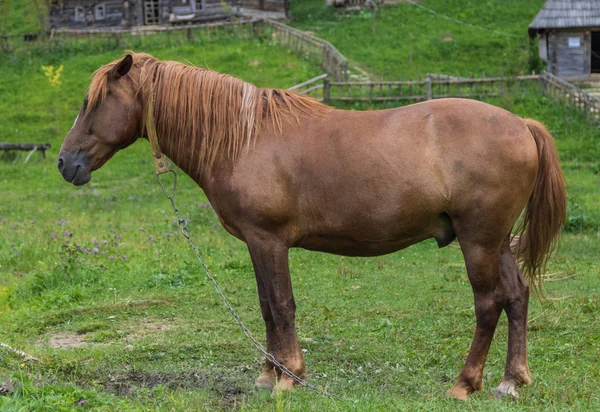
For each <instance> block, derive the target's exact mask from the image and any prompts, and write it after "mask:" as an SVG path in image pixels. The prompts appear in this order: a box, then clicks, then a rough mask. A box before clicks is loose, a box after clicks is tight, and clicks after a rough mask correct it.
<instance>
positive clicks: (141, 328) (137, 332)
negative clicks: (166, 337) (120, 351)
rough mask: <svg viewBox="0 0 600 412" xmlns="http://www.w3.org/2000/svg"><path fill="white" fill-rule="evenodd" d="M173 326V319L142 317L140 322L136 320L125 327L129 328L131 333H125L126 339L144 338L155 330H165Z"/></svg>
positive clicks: (155, 331)
mask: <svg viewBox="0 0 600 412" xmlns="http://www.w3.org/2000/svg"><path fill="white" fill-rule="evenodd" d="M174 326H175V321H174V320H167V319H164V320H156V319H155V320H148V319H144V320H143V321H142V322H136V323H135V324H131V325H129V327H128V328H127V329H130V330H131V333H129V334H128V335H127V339H129V340H132V339H133V340H136V339H141V338H144V337H146V336H148V335H152V334H153V333H157V332H161V333H162V332H166V331H168V330H171V329H173V327H174Z"/></svg>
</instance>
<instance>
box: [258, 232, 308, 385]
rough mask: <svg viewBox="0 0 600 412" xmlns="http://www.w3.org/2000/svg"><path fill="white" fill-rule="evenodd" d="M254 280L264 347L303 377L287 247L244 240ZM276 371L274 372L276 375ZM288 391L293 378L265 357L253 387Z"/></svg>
mask: <svg viewBox="0 0 600 412" xmlns="http://www.w3.org/2000/svg"><path fill="white" fill-rule="evenodd" d="M247 242H248V249H249V251H250V256H251V257H252V264H253V265H254V272H255V274H256V282H257V285H258V295H259V300H260V306H261V312H262V315H263V319H264V321H265V328H266V332H267V350H268V351H269V353H270V354H272V355H273V356H274V357H275V359H277V361H279V362H281V363H282V364H284V365H285V366H286V367H287V368H288V369H289V370H290V371H292V372H293V373H295V374H296V375H298V376H300V377H302V378H305V374H306V372H305V365H304V357H303V356H302V350H301V348H300V343H299V342H298V335H297V334H296V325H295V315H296V304H295V302H294V295H293V293H292V282H291V279H290V271H289V266H288V247H287V246H286V245H285V243H284V242H282V241H278V240H271V239H264V238H263V239H256V240H247ZM276 374H277V375H276ZM276 376H277V379H278V381H277V385H276V386H275V389H277V390H289V389H292V388H293V386H294V380H293V379H292V378H290V377H289V376H287V375H285V374H282V373H281V371H280V370H277V369H274V367H273V364H272V363H271V362H269V361H268V360H267V361H266V362H265V369H264V371H263V373H262V374H261V375H260V376H259V377H258V379H257V380H256V388H258V389H270V388H272V387H273V386H274V384H275V379H276Z"/></svg>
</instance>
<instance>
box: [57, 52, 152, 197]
mask: <svg viewBox="0 0 600 412" xmlns="http://www.w3.org/2000/svg"><path fill="white" fill-rule="evenodd" d="M132 64H133V57H132V56H131V55H127V56H125V57H124V58H123V59H121V60H120V61H117V62H113V63H111V64H109V65H107V66H104V67H103V68H101V69H100V70H98V72H96V74H95V75H94V77H93V79H92V83H91V86H90V90H89V93H88V95H87V96H86V98H85V100H84V102H83V107H82V108H81V110H80V111H79V115H78V116H77V118H76V119H75V123H74V124H73V127H72V128H71V130H70V131H69V133H68V134H67V137H66V139H65V141H64V142H63V145H62V147H61V149H60V154H59V155H58V170H59V171H60V173H61V174H62V176H63V177H64V178H65V180H66V181H67V182H70V183H73V184H74V185H76V186H81V185H84V184H86V183H87V182H89V181H90V179H91V173H92V172H93V171H94V170H96V169H99V168H100V167H101V166H102V165H103V164H104V163H106V161H107V160H108V159H110V158H111V157H112V156H113V155H114V154H115V153H116V152H117V151H119V150H120V149H123V148H125V147H127V146H129V145H130V144H132V143H133V142H134V141H135V140H136V139H137V138H138V137H139V136H140V131H141V122H142V103H141V98H140V96H139V95H138V93H137V90H136V89H137V88H136V87H135V82H134V80H133V79H132V76H131V75H128V74H129V72H130V70H131V67H132Z"/></svg>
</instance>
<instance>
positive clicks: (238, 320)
mask: <svg viewBox="0 0 600 412" xmlns="http://www.w3.org/2000/svg"><path fill="white" fill-rule="evenodd" d="M169 172H170V173H172V174H173V187H172V190H171V193H170V194H169V193H167V189H166V188H165V186H164V185H163V183H162V181H161V180H160V175H159V174H157V175H156V180H157V181H158V184H159V185H160V187H161V188H162V191H163V194H164V195H165V197H166V198H167V199H169V201H170V202H171V206H173V210H174V211H175V214H176V215H177V225H178V226H179V229H180V230H181V234H182V235H183V237H185V238H186V239H187V240H188V242H189V244H190V246H191V248H192V250H193V251H194V253H195V255H196V258H198V261H199V262H200V265H201V266H202V268H203V269H204V272H205V273H206V277H208V279H209V280H210V281H211V282H212V284H213V286H214V287H215V290H216V291H217V293H218V294H219V296H221V299H222V300H223V303H224V304H225V306H226V307H227V309H228V310H229V312H230V313H231V316H232V317H233V320H235V322H236V323H237V324H238V325H239V326H240V328H241V329H242V332H244V335H246V336H247V337H248V339H250V340H251V341H252V344H253V345H254V347H255V348H256V349H257V350H258V351H259V352H260V353H262V354H263V355H264V356H265V358H266V359H267V360H268V361H269V362H271V363H272V364H273V365H275V366H276V367H278V368H279V369H281V371H282V372H283V373H285V374H286V375H288V376H289V377H290V378H292V379H294V380H295V381H296V382H297V383H298V384H300V385H301V386H304V387H305V388H308V389H311V390H313V391H315V392H317V393H319V394H321V395H324V396H329V397H333V396H337V395H335V394H333V393H331V392H325V391H323V390H321V389H319V388H317V387H316V386H314V385H311V384H310V383H308V382H306V381H305V380H304V379H302V378H301V377H299V376H298V375H296V374H295V373H294V372H292V371H291V370H289V369H288V368H287V367H286V366H285V365H284V364H282V363H281V362H279V361H278V360H277V359H275V357H274V356H273V355H271V354H270V353H269V352H267V351H266V350H265V348H264V346H263V345H262V344H261V343H260V342H259V341H257V340H256V339H255V338H254V336H252V332H250V330H249V329H248V328H247V327H246V325H244V323H243V322H242V319H241V318H240V316H239V315H238V314H237V313H236V311H235V310H234V309H233V306H231V303H229V300H227V298H226V297H225V295H224V294H223V291H222V290H221V288H220V287H219V284H218V283H217V281H216V280H215V278H214V276H213V275H212V273H210V271H209V270H208V266H207V265H206V263H205V262H204V259H203V258H202V255H201V254H200V251H199V250H198V247H197V246H196V244H195V243H194V241H193V240H192V238H191V236H190V232H189V230H188V228H187V225H188V220H187V219H185V218H183V217H181V214H180V213H179V209H178V208H177V206H176V205H175V191H176V189H177V174H176V173H175V171H174V170H169Z"/></svg>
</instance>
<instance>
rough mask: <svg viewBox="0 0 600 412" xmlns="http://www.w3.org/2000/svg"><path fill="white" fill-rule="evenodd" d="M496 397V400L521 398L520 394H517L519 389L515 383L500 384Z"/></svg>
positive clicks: (495, 392) (495, 393)
mask: <svg viewBox="0 0 600 412" xmlns="http://www.w3.org/2000/svg"><path fill="white" fill-rule="evenodd" d="M494 397H495V398H496V399H502V398H507V397H509V398H514V399H517V398H518V397H519V392H517V387H516V386H515V385H514V384H513V383H510V382H500V385H498V387H497V388H496V389H494Z"/></svg>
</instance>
